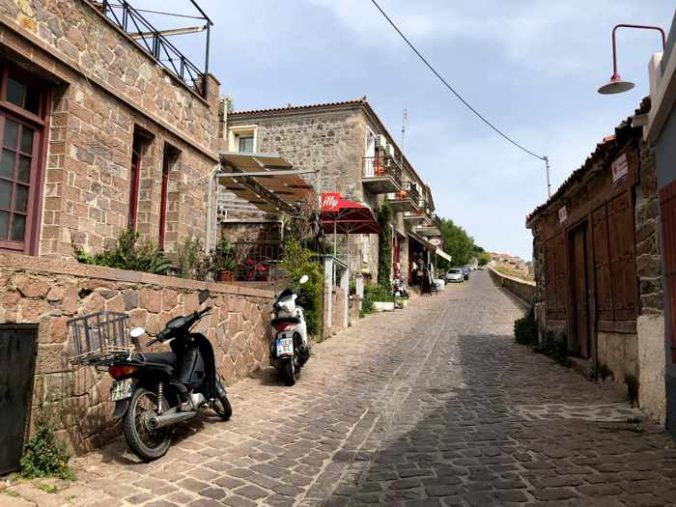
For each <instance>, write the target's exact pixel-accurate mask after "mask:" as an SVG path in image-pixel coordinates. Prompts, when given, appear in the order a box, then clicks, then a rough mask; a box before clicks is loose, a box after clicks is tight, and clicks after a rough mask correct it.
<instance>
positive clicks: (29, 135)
mask: <svg viewBox="0 0 676 507" xmlns="http://www.w3.org/2000/svg"><path fill="white" fill-rule="evenodd" d="M21 151H23V152H24V153H33V131H32V130H31V129H29V128H28V127H21Z"/></svg>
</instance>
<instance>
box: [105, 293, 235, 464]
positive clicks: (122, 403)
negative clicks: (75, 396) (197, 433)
mask: <svg viewBox="0 0 676 507" xmlns="http://www.w3.org/2000/svg"><path fill="white" fill-rule="evenodd" d="M208 297H209V293H208V291H201V292H200V294H199V302H200V304H202V303H204V301H206V300H207V298H208ZM211 309H212V308H211V307H209V308H205V309H204V310H201V311H196V312H194V313H192V314H190V315H185V316H181V317H176V318H174V319H172V320H170V321H169V322H168V323H167V326H166V327H165V328H164V329H163V330H162V331H160V333H159V334H157V335H156V336H155V337H154V338H153V339H152V340H150V341H149V342H148V343H147V344H146V346H150V345H152V344H154V343H157V342H170V346H171V352H143V351H142V349H141V346H140V344H139V338H140V337H141V336H143V334H145V333H146V332H145V330H144V329H143V328H134V329H132V330H131V338H132V341H133V343H134V346H135V348H136V352H135V353H131V354H130V355H129V356H128V357H127V358H125V359H124V360H122V361H117V362H115V363H114V364H112V365H111V366H110V367H109V368H108V373H109V374H110V376H111V377H113V378H114V379H115V382H114V383H113V387H112V389H111V399H112V401H114V402H115V412H114V414H113V417H114V418H115V420H118V419H120V418H123V422H122V430H123V433H124V437H125V439H126V441H127V445H128V446H129V448H130V449H131V450H132V451H133V452H134V454H136V455H137V456H138V457H139V458H141V459H142V460H144V461H152V460H155V459H158V458H160V457H162V456H164V454H165V453H166V452H167V451H168V450H169V446H170V445H171V434H172V429H173V426H174V425H176V424H178V423H180V422H182V421H186V420H188V419H192V418H193V417H195V416H196V415H197V414H198V412H199V410H200V409H201V408H202V407H205V406H207V405H208V406H210V407H211V408H212V409H213V410H214V411H215V412H216V413H217V414H218V415H219V416H220V417H221V419H222V420H224V421H227V420H228V419H230V416H231V415H232V407H231V406H230V402H229V401H228V397H227V394H226V392H225V389H224V387H223V383H222V381H221V379H220V377H219V376H218V374H217V373H216V366H215V362H214V351H213V348H212V346H211V343H210V342H209V340H208V339H207V338H206V337H205V336H204V335H202V334H200V333H191V332H190V329H191V328H192V326H193V325H194V324H195V323H196V322H198V321H199V320H200V319H201V318H202V317H204V316H205V315H207V314H208V313H209V311H210V310H211Z"/></svg>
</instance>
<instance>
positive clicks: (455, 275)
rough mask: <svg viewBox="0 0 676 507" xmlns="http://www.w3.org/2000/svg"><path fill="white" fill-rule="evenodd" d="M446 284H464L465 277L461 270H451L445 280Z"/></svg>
mask: <svg viewBox="0 0 676 507" xmlns="http://www.w3.org/2000/svg"><path fill="white" fill-rule="evenodd" d="M444 279H445V280H446V283H462V282H464V281H465V275H464V273H463V272H462V270H461V269H459V268H452V269H449V270H448V272H447V273H446V276H445V278H444Z"/></svg>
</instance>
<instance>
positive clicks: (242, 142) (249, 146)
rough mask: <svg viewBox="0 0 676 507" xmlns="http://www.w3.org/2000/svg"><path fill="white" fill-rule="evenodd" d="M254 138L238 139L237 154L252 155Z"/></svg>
mask: <svg viewBox="0 0 676 507" xmlns="http://www.w3.org/2000/svg"><path fill="white" fill-rule="evenodd" d="M253 142H254V138H253V137H240V138H239V152H240V153H253V151H254V145H253Z"/></svg>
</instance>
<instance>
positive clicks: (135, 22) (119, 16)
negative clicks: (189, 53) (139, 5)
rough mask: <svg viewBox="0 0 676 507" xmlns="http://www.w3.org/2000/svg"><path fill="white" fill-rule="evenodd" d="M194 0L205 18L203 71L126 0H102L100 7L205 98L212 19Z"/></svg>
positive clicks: (139, 43) (98, 4)
mask: <svg viewBox="0 0 676 507" xmlns="http://www.w3.org/2000/svg"><path fill="white" fill-rule="evenodd" d="M191 3H192V4H193V5H194V6H195V7H196V8H197V9H198V10H199V12H200V14H201V17H199V18H198V19H200V20H204V21H206V25H205V26H204V27H203V30H206V48H205V52H204V57H205V63H204V69H203V70H201V69H200V68H199V67H198V66H197V65H195V64H194V63H192V62H191V61H190V60H188V58H187V57H186V56H185V55H183V53H181V52H180V51H179V50H178V49H177V48H176V46H174V45H173V44H172V43H171V42H169V40H168V39H167V37H166V36H165V35H164V34H165V33H169V32H170V31H165V32H162V31H160V30H157V29H156V28H155V27H154V26H153V25H152V24H150V22H149V21H148V20H147V19H146V18H145V17H144V16H143V15H142V14H141V13H140V12H139V11H138V10H136V9H134V8H133V7H132V6H131V5H129V3H128V2H127V1H126V0H115V1H114V2H111V1H109V0H101V1H100V3H97V4H96V5H97V8H98V9H99V10H100V11H101V13H102V14H103V15H104V16H106V18H108V19H109V20H110V21H111V22H112V23H113V24H114V25H116V26H117V27H118V28H120V29H121V30H122V31H124V32H125V33H127V34H128V35H129V36H130V37H131V38H132V39H133V40H134V42H135V43H136V45H137V46H138V47H140V48H141V49H142V50H143V51H145V52H146V53H148V54H149V55H150V56H152V57H153V58H154V59H155V60H156V61H157V62H158V63H159V64H160V65H161V66H162V67H164V68H165V69H167V70H168V71H169V72H171V73H172V74H174V75H175V76H176V77H177V78H179V79H180V80H181V81H182V82H183V83H184V84H185V85H186V86H187V87H188V88H190V89H191V90H193V91H194V92H196V93H197V94H199V95H200V96H202V97H205V96H206V75H207V74H208V72H209V43H210V31H211V25H212V22H211V20H210V19H209V18H208V17H207V16H206V14H204V11H202V9H200V8H199V6H198V5H197V4H196V3H195V2H194V1H192V0H191Z"/></svg>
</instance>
